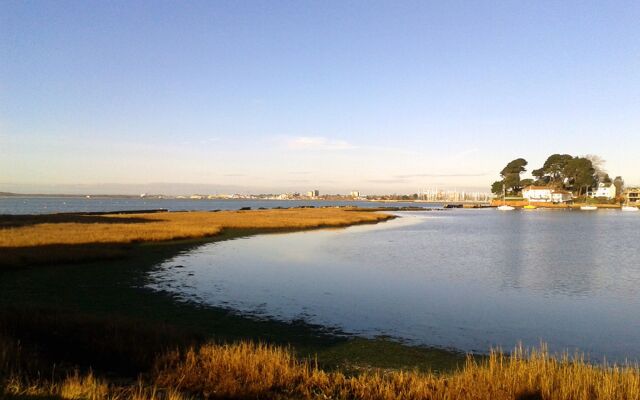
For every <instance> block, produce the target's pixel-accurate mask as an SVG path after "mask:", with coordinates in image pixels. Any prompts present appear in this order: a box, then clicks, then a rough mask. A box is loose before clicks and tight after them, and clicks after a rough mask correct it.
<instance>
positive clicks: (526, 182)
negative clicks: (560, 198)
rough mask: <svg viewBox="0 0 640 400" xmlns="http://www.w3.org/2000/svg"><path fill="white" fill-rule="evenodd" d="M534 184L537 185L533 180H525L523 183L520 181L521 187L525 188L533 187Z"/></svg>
mask: <svg viewBox="0 0 640 400" xmlns="http://www.w3.org/2000/svg"><path fill="white" fill-rule="evenodd" d="M534 183H535V182H534V180H533V179H523V180H521V181H520V185H521V186H522V187H523V188H526V187H527V186H531V185H533V184H534Z"/></svg>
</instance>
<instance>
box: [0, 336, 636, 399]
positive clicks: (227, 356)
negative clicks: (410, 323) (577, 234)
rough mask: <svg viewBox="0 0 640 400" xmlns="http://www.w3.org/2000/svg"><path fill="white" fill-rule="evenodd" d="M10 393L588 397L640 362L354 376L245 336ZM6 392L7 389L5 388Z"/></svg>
mask: <svg viewBox="0 0 640 400" xmlns="http://www.w3.org/2000/svg"><path fill="white" fill-rule="evenodd" d="M4 382H5V385H4V393H6V394H22V395H42V394H49V395H56V396H59V397H60V398H65V399H78V398H85V399H95V400H102V399H121V398H132V399H139V400H143V399H149V400H155V399H171V400H178V399H183V398H185V397H184V396H185V395H188V396H192V397H193V398H236V399H247V398H252V399H267V398H277V399H362V400H378V399H379V400H396V399H398V400H399V399H409V400H421V399H425V400H427V399H428V400H450V399H460V400H472V399H473V400H479V399H487V400H489V399H494V400H507V399H508V400H517V399H545V400H583V399H602V400H613V399H616V400H617V399H620V400H622V399H625V400H631V399H638V398H640V370H639V369H638V368H637V367H632V366H627V367H619V366H594V365H591V364H588V363H586V362H585V361H584V358H582V357H580V356H574V357H568V356H567V355H564V356H561V357H552V356H550V355H549V353H548V352H547V350H546V348H545V347H544V346H543V347H541V348H540V349H539V350H531V351H525V350H524V349H523V348H521V347H519V348H517V349H516V350H515V351H514V352H513V353H512V354H510V355H506V354H504V353H502V352H499V351H494V352H492V353H491V355H490V357H488V358H487V359H485V360H483V361H481V362H477V361H474V360H473V359H472V358H469V359H468V361H467V363H466V365H465V366H464V367H463V368H462V369H461V370H460V371H458V372H454V373H451V374H445V375H441V374H433V373H420V372H405V371H392V372H374V373H371V372H367V373H362V374H360V375H357V376H347V375H345V374H343V373H341V372H335V371H334V372H326V371H323V370H320V369H318V368H317V366H315V364H314V363H313V362H310V361H308V360H302V361H301V360H298V359H296V357H295V356H294V355H293V353H292V352H291V351H290V350H288V349H283V348H279V347H274V346H269V345H264V344H253V343H239V344H234V345H215V344H208V345H204V346H202V347H200V348H198V349H190V350H188V351H185V352H179V351H174V352H170V353H168V354H166V355H164V356H162V357H160V358H159V359H158V362H157V366H156V370H155V372H154V373H153V374H152V376H151V377H150V378H149V380H148V381H147V383H145V382H143V381H138V382H137V383H136V384H131V385H128V386H115V385H110V384H108V383H107V382H106V381H104V380H100V379H98V378H96V377H94V376H93V374H91V373H89V374H87V375H85V376H80V375H78V374H75V375H71V376H69V377H67V378H66V379H65V380H63V381H62V382H61V383H59V384H56V383H46V382H40V383H38V382H35V383H29V382H28V381H25V380H21V379H17V378H15V377H12V378H10V379H7V380H5V381H4ZM0 393H1V392H0Z"/></svg>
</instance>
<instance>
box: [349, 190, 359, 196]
mask: <svg viewBox="0 0 640 400" xmlns="http://www.w3.org/2000/svg"><path fill="white" fill-rule="evenodd" d="M351 197H360V192H358V191H357V190H354V191H352V192H351Z"/></svg>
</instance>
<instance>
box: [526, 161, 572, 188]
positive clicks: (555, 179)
mask: <svg viewBox="0 0 640 400" xmlns="http://www.w3.org/2000/svg"><path fill="white" fill-rule="evenodd" d="M572 159H573V156H571V155H570V154H552V155H550V156H549V158H547V161H545V162H544V165H543V166H542V168H541V169H538V170H535V171H534V172H536V173H537V175H534V176H540V178H539V180H541V181H546V182H547V183H551V184H553V185H555V186H563V184H564V181H565V179H566V176H565V174H564V170H565V167H566V166H567V163H568V162H569V161H571V160H572Z"/></svg>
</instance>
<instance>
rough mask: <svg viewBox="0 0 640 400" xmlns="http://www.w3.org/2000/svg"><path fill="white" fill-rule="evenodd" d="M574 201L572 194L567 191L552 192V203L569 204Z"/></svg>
mask: <svg viewBox="0 0 640 400" xmlns="http://www.w3.org/2000/svg"><path fill="white" fill-rule="evenodd" d="M572 200H573V195H572V194H571V192H568V191H566V190H552V191H551V201H552V202H553V203H567V202H569V201H572Z"/></svg>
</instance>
